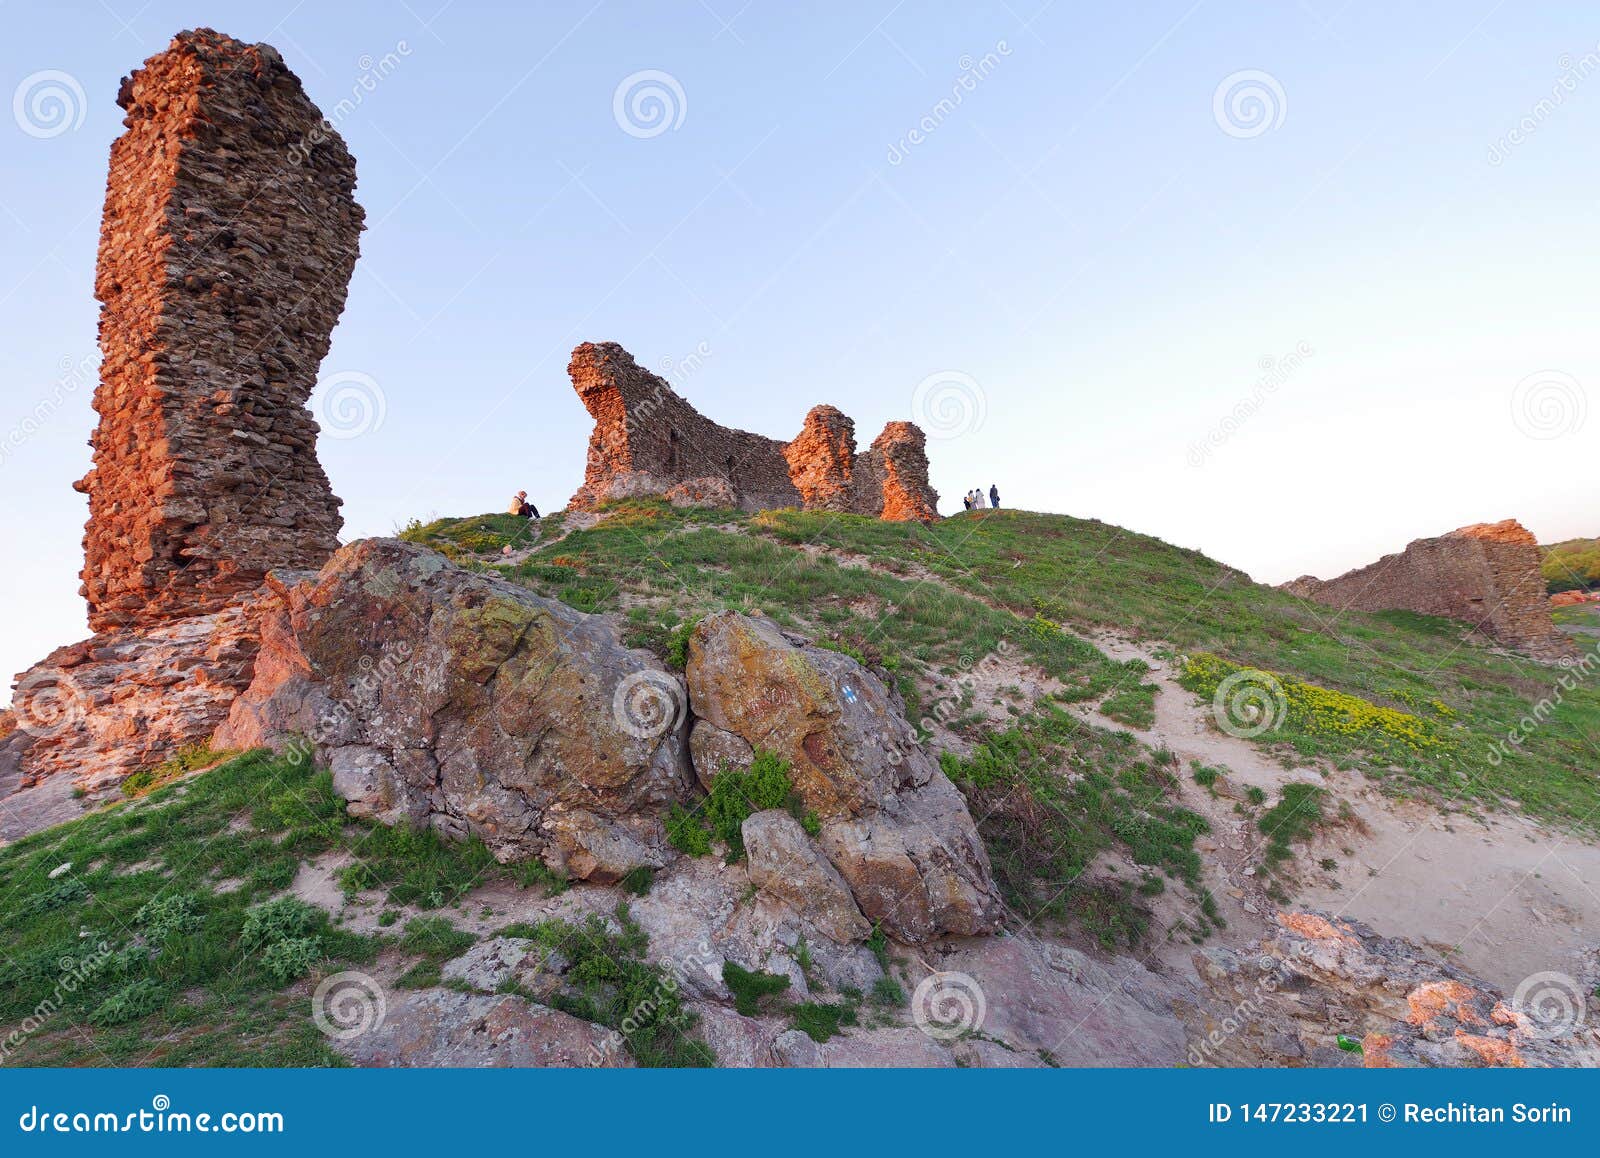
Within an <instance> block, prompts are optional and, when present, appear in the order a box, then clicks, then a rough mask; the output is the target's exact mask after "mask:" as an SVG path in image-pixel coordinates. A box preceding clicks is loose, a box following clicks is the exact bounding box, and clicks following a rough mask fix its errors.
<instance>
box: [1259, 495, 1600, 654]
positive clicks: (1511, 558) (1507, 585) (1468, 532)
mask: <svg viewBox="0 0 1600 1158" xmlns="http://www.w3.org/2000/svg"><path fill="white" fill-rule="evenodd" d="M1539 565H1540V553H1539V546H1538V542H1537V540H1535V538H1534V537H1533V534H1532V533H1531V532H1530V531H1529V530H1528V529H1527V528H1526V527H1524V526H1523V525H1522V524H1521V523H1519V522H1517V521H1516V520H1515V519H1505V520H1503V521H1501V522H1498V523H1475V524H1473V525H1472V526H1470V527H1462V528H1460V529H1459V530H1455V531H1451V532H1450V533H1449V534H1448V535H1442V536H1440V537H1439V538H1436V539H1417V540H1416V541H1414V542H1412V543H1411V544H1410V545H1409V546H1407V547H1406V549H1405V550H1404V551H1402V552H1400V553H1399V554H1397V555H1385V556H1384V557H1383V558H1382V559H1379V560H1378V561H1377V562H1376V563H1373V564H1371V565H1369V566H1366V567H1362V568H1360V569H1358V570H1355V571H1351V572H1349V573H1347V574H1344V575H1341V576H1339V577H1338V578H1337V579H1326V580H1323V579H1318V578H1316V577H1315V576H1313V575H1303V576H1301V577H1300V578H1299V579H1296V580H1294V581H1292V582H1290V583H1286V584H1284V590H1286V591H1289V592H1291V593H1292V594H1294V595H1298V596H1300V597H1301V598H1302V599H1311V600H1314V601H1316V602H1318V603H1323V604H1326V605H1327V606H1329V607H1335V608H1338V609H1339V610H1340V611H1346V610H1357V611H1390V610H1404V611H1416V612H1420V613H1421V614H1423V615H1440V616H1444V617H1445V618H1447V619H1459V620H1461V621H1462V622H1464V623H1467V624H1470V625H1471V626H1472V627H1474V628H1476V629H1477V630H1479V631H1481V632H1483V633H1484V634H1485V635H1487V636H1489V637H1491V638H1493V639H1495V640H1497V641H1498V642H1500V643H1502V644H1504V645H1505V646H1507V647H1510V648H1515V649H1516V650H1518V651H1522V652H1526V653H1527V654H1528V655H1531V656H1533V657H1534V658H1536V659H1544V660H1558V659H1561V658H1563V657H1565V656H1569V655H1572V654H1574V647H1573V644H1572V641H1571V640H1569V639H1568V638H1567V637H1566V636H1565V635H1563V634H1562V633H1561V632H1560V631H1558V630H1557V629H1556V626H1555V623H1554V621H1552V619H1551V618H1550V602H1549V599H1548V598H1547V596H1546V594H1545V580H1544V576H1543V575H1542V574H1541V573H1540V570H1539Z"/></svg>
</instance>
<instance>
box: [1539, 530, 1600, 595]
mask: <svg viewBox="0 0 1600 1158" xmlns="http://www.w3.org/2000/svg"><path fill="white" fill-rule="evenodd" d="M1540 550H1542V551H1543V552H1544V565H1543V571H1544V577H1545V582H1546V583H1547V584H1549V590H1550V593H1551V594H1552V595H1554V594H1555V593H1556V592H1557V591H1578V590H1588V589H1589V588H1592V587H1595V586H1596V585H1600V539H1568V540H1567V541H1566V542H1564V543H1556V544H1554V545H1553V546H1549V547H1541V548H1540Z"/></svg>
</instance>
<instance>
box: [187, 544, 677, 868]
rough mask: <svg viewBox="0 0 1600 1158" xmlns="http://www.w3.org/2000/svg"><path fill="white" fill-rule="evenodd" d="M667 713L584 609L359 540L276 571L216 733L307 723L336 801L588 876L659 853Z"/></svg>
mask: <svg viewBox="0 0 1600 1158" xmlns="http://www.w3.org/2000/svg"><path fill="white" fill-rule="evenodd" d="M686 720H687V713H686V707H685V701H684V693H683V687H682V684H681V683H680V682H679V680H678V679H677V677H676V676H674V675H672V674H671V673H670V672H668V671H666V670H665V669H664V668H663V667H662V666H661V665H660V663H659V662H658V661H656V660H655V659H654V658H653V657H651V656H649V655H648V654H647V653H644V652H640V651H632V650H629V649H627V648H624V647H623V646H622V645H621V643H620V642H619V641H618V639H617V637H616V633H615V631H614V629H613V628H612V626H611V625H610V624H609V623H608V622H607V621H606V620H605V619H604V618H603V617H601V616H592V615H585V614H584V613H582V612H580V611H575V610H573V609H572V608H570V607H567V606H566V605H565V604H562V603H558V602H555V601H553V600H547V599H541V598H540V597H538V596H536V595H534V594H532V593H531V592H529V591H527V590H526V589H524V588H521V587H518V586H516V585H515V584H511V583H507V582H505V581H502V580H499V579H491V578H487V577H484V576H482V575H476V574H472V573H470V572H467V571H463V570H460V569H459V568H457V567H455V566H453V565H452V564H450V563H449V562H448V561H447V560H446V559H445V558H444V557H443V556H441V555H437V554H435V553H434V552H432V551H428V550H426V549H424V548H421V547H417V546H413V545H411V544H408V543H402V542H399V541H396V540H392V539H370V540H366V541H363V542H360V543H356V544H353V545H352V546H349V547H346V548H344V549H343V550H341V551H340V552H339V553H338V554H337V555H335V556H334V558H333V559H332V560H330V561H329V563H328V565H327V566H326V567H324V568H323V569H322V571H321V572H320V573H318V574H317V575H316V576H315V577H314V578H308V579H302V580H300V581H298V582H294V583H288V584H280V585H279V593H278V599H277V603H276V605H275V607H274V608H273V610H272V612H271V613H270V614H268V615H267V616H266V622H265V626H264V630H263V633H262V656H261V659H260V662H258V664H257V678H256V680H255V682H254V683H253V684H252V685H251V687H250V688H249V690H248V691H247V692H246V693H245V695H243V696H241V697H240V699H239V701H238V702H237V703H236V704H235V705H234V708H233V711H232V713H231V714H230V716H229V719H228V722H227V724H226V725H225V726H224V727H223V728H222V729H221V730H220V731H219V735H218V741H217V742H218V743H225V744H228V745H230V746H234V747H249V746H253V745H257V744H261V743H273V744H275V745H278V746H280V747H281V746H283V745H284V744H286V743H290V742H292V740H291V739H290V738H291V737H293V736H295V735H299V736H305V737H308V738H309V739H310V741H311V743H312V744H313V745H314V747H315V750H316V752H317V753H318V755H319V757H320V758H321V759H323V760H326V761H327V762H328V763H329V764H330V765H331V766H332V768H333V769H334V772H335V777H336V783H337V784H338V787H339V788H340V790H341V792H344V793H346V794H347V795H348V797H349V799H350V809H351V812H352V813H354V814H357V815H368V816H373V817H375V818H377V819H380V820H383V821H386V822H390V823H394V822H399V821H403V820H412V821H417V822H421V821H426V822H427V823H430V824H432V825H434V826H435V827H436V828H439V829H440V830H441V831H443V832H445V833H447V834H450V835H456V836H464V835H466V834H469V833H470V834H473V835H476V836H478V837H481V838H482V839H483V840H484V842H485V843H486V844H487V845H488V846H489V848H490V849H491V850H492V851H493V852H494V854H495V855H496V856H497V857H499V858H500V859H502V860H516V859H524V858H527V857H531V856H539V857H541V858H542V859H543V860H544V862H545V863H546V864H547V865H548V866H549V867H551V868H552V869H554V870H555V871H557V872H559V873H562V874H565V875H568V876H572V877H579V878H584V879H589V880H594V881H597V882H602V883H603V882H608V881H614V880H617V879H619V878H620V877H621V876H622V875H623V874H624V873H626V872H627V871H628V870H629V869H631V868H635V867H639V866H645V865H650V866H659V865H660V864H662V863H664V862H663V848H664V845H663V833H662V826H661V816H662V814H663V813H664V812H665V810H666V808H667V806H668V805H669V804H670V803H672V802H674V801H688V800H689V799H690V796H691V784H692V781H691V779H690V774H689V764H688V753H687V736H686V731H687V728H686Z"/></svg>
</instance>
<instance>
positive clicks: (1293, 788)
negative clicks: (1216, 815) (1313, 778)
mask: <svg viewBox="0 0 1600 1158" xmlns="http://www.w3.org/2000/svg"><path fill="white" fill-rule="evenodd" d="M1327 799H1328V792H1327V789H1325V788H1322V787H1320V786H1318V785H1316V784H1307V783H1295V784H1285V785H1284V786H1283V792H1282V793H1281V794H1280V795H1279V797H1278V803H1276V804H1274V805H1273V806H1272V807H1271V808H1269V809H1267V811H1266V812H1264V813H1262V814H1261V819H1260V820H1259V821H1257V822H1256V823H1257V827H1259V828H1260V829H1261V832H1262V835H1264V836H1265V837H1266V838H1267V843H1266V847H1265V849H1264V850H1263V859H1264V860H1265V861H1266V863H1267V866H1268V867H1269V868H1278V867H1280V866H1282V865H1283V863H1284V862H1285V861H1288V860H1290V859H1292V858H1293V857H1294V846H1295V845H1296V844H1300V843H1303V842H1304V841H1306V840H1309V839H1310V838H1311V835H1312V833H1314V832H1315V831H1316V830H1317V829H1318V828H1319V827H1321V826H1322V824H1323V823H1324V822H1325V820H1326V819H1327V818H1326V817H1325V816H1324V815H1323V810H1322V808H1323V805H1324V804H1325V803H1326V802H1327Z"/></svg>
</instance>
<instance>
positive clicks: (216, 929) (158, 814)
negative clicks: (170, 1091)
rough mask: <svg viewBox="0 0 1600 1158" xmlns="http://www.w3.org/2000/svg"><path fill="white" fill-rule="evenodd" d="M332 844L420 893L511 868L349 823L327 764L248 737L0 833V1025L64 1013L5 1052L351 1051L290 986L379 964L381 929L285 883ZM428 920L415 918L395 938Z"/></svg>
mask: <svg viewBox="0 0 1600 1158" xmlns="http://www.w3.org/2000/svg"><path fill="white" fill-rule="evenodd" d="M324 854H334V855H338V854H343V855H345V856H348V857H349V858H350V859H351V862H352V864H353V865H357V866H361V871H362V872H364V873H367V874H369V876H370V879H371V881H372V882H375V884H376V886H377V887H383V888H386V889H387V891H388V893H389V895H390V896H391V897H392V898H395V899H396V900H397V902H399V903H413V904H417V905H422V906H426V905H427V904H429V903H430V902H437V903H439V904H443V903H447V902H450V901H453V900H454V899H455V898H456V897H458V896H459V895H460V894H461V893H462V892H465V891H466V889H468V888H470V887H472V884H473V882H474V881H475V880H487V879H491V878H494V877H500V878H503V879H511V878H512V872H511V870H510V869H507V868H503V867H501V866H499V865H496V864H494V862H493V858H492V857H487V856H486V854H485V853H484V852H483V851H482V849H481V846H476V847H475V846H473V845H470V844H461V845H447V844H444V843H442V842H440V841H438V840H437V839H436V838H434V837H433V836H432V835H431V834H428V833H414V832H412V831H411V830H409V829H387V828H382V827H378V826H374V825H370V824H366V823H362V822H354V821H350V820H348V819H347V818H346V817H345V815H344V802H343V801H342V800H340V799H339V797H338V796H337V795H336V794H335V793H334V791H333V787H332V780H331V778H330V777H329V776H328V774H327V773H326V772H325V771H318V770H315V769H312V768H311V767H309V766H308V765H306V764H303V763H295V762H293V761H290V760H287V759H281V758H277V757H274V756H273V755H272V754H271V753H269V752H265V751H261V752H251V753H247V754H245V755H243V756H240V757H237V758H235V759H232V760H229V761H227V762H226V763H223V764H221V765H219V766H218V767H216V768H213V769H211V770H210V771H207V772H204V773H202V774H201V775H198V776H194V777H192V778H188V779H185V780H183V781H182V782H181V783H176V784H168V785H166V786H158V787H155V788H152V789H151V790H150V791H149V793H148V795H145V796H144V797H143V798H142V799H138V800H134V801H129V802H127V803H122V804H118V805H116V806H113V807H107V808H104V809H101V810H100V811H97V812H94V813H91V814H89V815H87V816H84V817H82V818H80V819H78V820H74V821H72V822H70V823H68V824H64V825H61V826H59V827H56V828H51V829H47V830H45V831H43V832H39V833H35V834H33V835H32V836H29V837H27V838H25V839H23V840H20V841H18V842H17V843H15V844H13V845H10V846H9V847H6V848H3V849H0V897H4V898H7V900H6V902H5V904H4V905H0V944H4V945H5V947H6V953H5V956H4V958H3V959H0V1040H3V1039H4V1037H5V1036H6V1034H7V1033H9V1031H10V1030H11V1029H13V1028H17V1027H18V1026H20V1025H22V1023H23V1022H24V1020H25V1019H27V1018H29V1017H30V1016H31V1015H33V1014H35V1013H36V1012H38V1011H39V1010H41V1009H47V1010H53V1011H54V1012H52V1013H51V1015H50V1016H48V1017H45V1018H44V1019H43V1024H42V1027H41V1028H40V1029H39V1032H37V1033H34V1034H32V1035H30V1036H27V1037H26V1040H25V1041H23V1042H22V1044H21V1045H20V1047H19V1048H18V1049H17V1050H16V1051H15V1052H14V1054H13V1055H12V1057H11V1058H10V1059H8V1060H10V1061H11V1062H12V1063H13V1064H37V1065H61V1064H102V1065H103V1064H108V1063H111V1064H146V1065H202V1064H203V1065H212V1064H215V1065H335V1064H342V1059H341V1058H340V1057H339V1055H337V1054H335V1053H333V1052H332V1051H331V1050H330V1049H328V1048H327V1045H326V1039H324V1038H323V1037H322V1035H321V1034H320V1033H318V1032H317V1030H316V1028H315V1027H314V1025H312V1024H311V1020H310V1012H311V1011H310V1003H309V1000H308V999H307V998H306V996H304V995H300V996H293V995H292V994H291V993H289V992H287V990H288V989H289V988H290V987H292V986H293V985H294V984H295V983H296V982H297V981H299V980H300V979H302V978H305V977H307V976H308V975H312V974H316V973H320V972H328V971H337V970H338V969H341V968H354V967H360V966H362V965H367V964H370V962H372V961H373V960H374V959H375V958H376V956H377V954H378V952H379V949H380V946H381V942H380V939H379V938H376V937H366V936H361V935H357V934H354V933H351V932H349V931H348V930H345V929H342V928H339V927H337V926H335V925H332V924H331V923H330V922H329V919H328V916H327V914H326V912H324V911H323V910H321V909H319V908H316V907H314V906H311V905H307V904H304V903H302V902H300V901H298V900H295V899H294V898H292V897H287V896H283V895H281V894H282V892H283V890H284V889H285V888H287V886H288V885H289V883H290V882H291V881H293V879H294V877H295V875H296V873H297V872H298V871H299V869H300V867H301V866H302V865H303V864H304V863H305V862H307V861H309V860H311V859H312V858H315V857H319V856H322V855H324ZM67 863H70V864H71V866H72V867H71V869H69V870H68V871H67V872H66V873H65V874H59V875H58V876H56V877H55V878H52V877H51V876H50V874H51V872H52V871H54V870H56V869H58V868H59V866H61V865H63V864H67ZM401 898H404V900H403V901H401V900H400V899H401ZM413 924H415V922H413ZM433 932H435V933H437V932H438V930H437V929H435V930H433ZM421 936H422V934H417V933H414V932H413V930H412V928H411V927H410V926H408V928H407V932H406V939H405V943H404V944H403V945H402V947H403V948H405V949H406V950H407V951H409V952H420V950H418V948H417V945H418V944H419V943H420V942H419V940H418V938H420V937H421ZM463 936H466V935H463ZM471 941H472V938H471V937H470V936H466V941H465V944H470V943H471ZM433 944H434V946H435V948H434V949H433V950H432V951H431V952H428V953H426V954H424V959H425V961H426V960H432V959H438V957H439V949H438V944H439V942H438V941H437V939H435V940H434V942H433ZM462 947H463V943H462V942H461V941H460V940H459V939H457V940H456V941H455V942H454V943H453V944H452V945H451V948H452V949H454V951H455V952H459V951H460V949H461V948H462ZM452 955H453V954H452ZM67 963H70V964H67ZM80 974H81V976H80ZM64 980H70V981H71V984H70V985H64V984H63V981H64Z"/></svg>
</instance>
